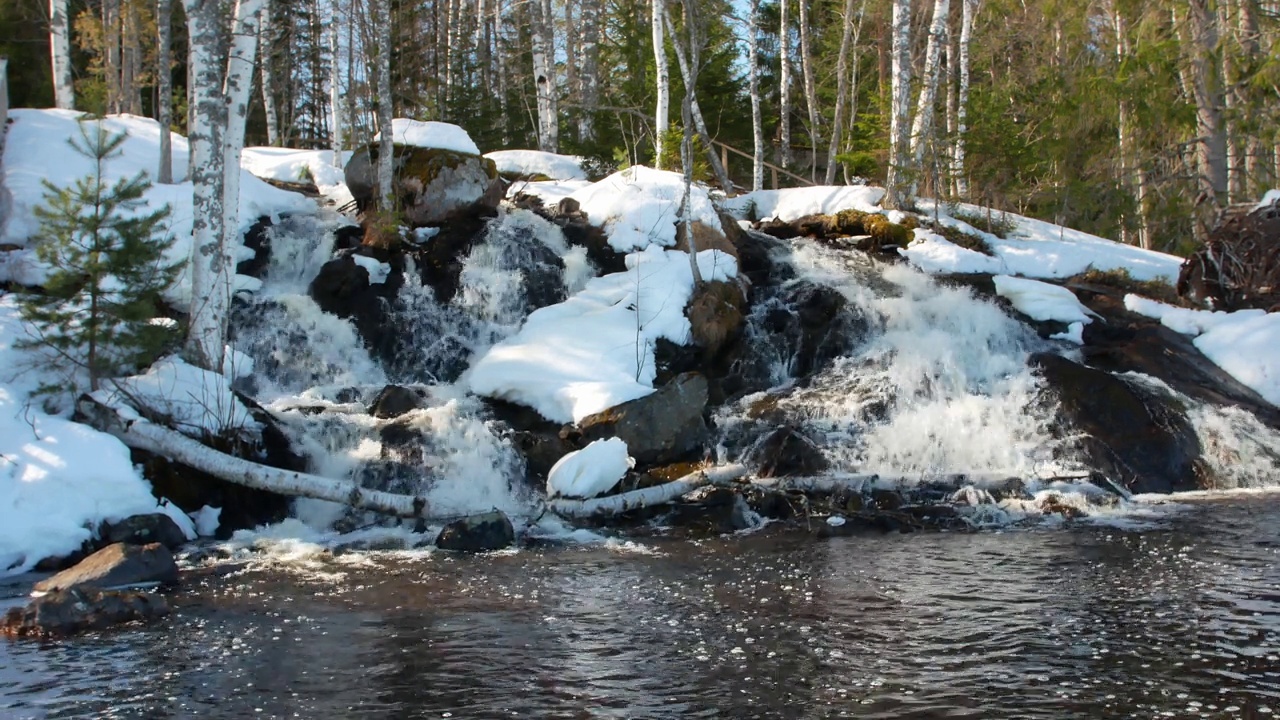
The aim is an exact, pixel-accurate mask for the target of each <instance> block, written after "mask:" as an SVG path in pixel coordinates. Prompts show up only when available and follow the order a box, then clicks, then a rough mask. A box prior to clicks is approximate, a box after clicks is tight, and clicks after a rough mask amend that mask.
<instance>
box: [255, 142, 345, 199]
mask: <svg viewBox="0 0 1280 720" xmlns="http://www.w3.org/2000/svg"><path fill="white" fill-rule="evenodd" d="M350 159H351V152H350V151H343V153H342V157H341V160H342V164H341V165H340V166H338V167H334V165H333V151H332V150H294V149H291V148H277V147H247V148H245V149H244V153H243V155H242V156H241V158H240V165H241V167H243V168H244V169H245V170H248V171H249V172H251V173H253V175H254V176H256V177H260V178H262V179H264V180H275V181H276V182H286V183H300V182H306V180H307V178H308V177H310V179H311V180H312V181H313V182H314V183H315V184H316V188H317V189H318V190H319V191H320V194H321V195H322V196H324V197H325V198H326V199H328V200H330V201H331V202H332V203H333V204H334V205H337V206H342V205H346V204H347V203H350V202H351V201H352V200H354V198H353V197H352V196H351V191H350V190H348V189H347V179H346V173H345V172H344V171H343V168H345V167H346V165H347V161H348V160H350Z"/></svg>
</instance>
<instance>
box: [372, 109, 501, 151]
mask: <svg viewBox="0 0 1280 720" xmlns="http://www.w3.org/2000/svg"><path fill="white" fill-rule="evenodd" d="M381 139H382V133H378V134H377V135H375V136H374V137H373V141H374V142H378V141H379V140H381ZM391 141H392V142H394V143H395V144H396V145H412V146H413V147H422V148H436V149H439V150H452V151H453V152H460V153H468V154H470V155H479V154H480V148H478V147H476V143H475V141H474V140H472V139H471V136H470V135H468V134H467V131H466V130H463V129H462V128H460V127H458V126H457V125H454V124H452V123H443V122H435V121H428V122H422V121H420V120H407V119H405V118H396V119H394V120H392V121H391Z"/></svg>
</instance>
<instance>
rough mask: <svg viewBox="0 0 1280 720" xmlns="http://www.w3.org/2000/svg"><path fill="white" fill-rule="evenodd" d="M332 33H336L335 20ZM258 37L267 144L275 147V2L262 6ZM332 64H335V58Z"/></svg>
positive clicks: (277, 135)
mask: <svg viewBox="0 0 1280 720" xmlns="http://www.w3.org/2000/svg"><path fill="white" fill-rule="evenodd" d="M333 31H334V32H335V33H336V32H337V23H336V18H335V24H334V28H333ZM258 37H259V38H261V39H262V109H263V111H264V112H265V113H266V116H267V144H268V145H271V146H272V147H276V146H279V144H280V112H279V110H278V109H277V108H276V69H275V63H274V62H272V59H273V58H272V55H273V54H274V53H273V50H274V48H273V47H272V41H273V39H274V37H275V0H266V2H264V3H263V4H262V22H261V23H260V25H259V32H258ZM334 62H335V63H336V62H337V58H335V59H334ZM335 76H336V69H335Z"/></svg>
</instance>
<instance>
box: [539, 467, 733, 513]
mask: <svg viewBox="0 0 1280 720" xmlns="http://www.w3.org/2000/svg"><path fill="white" fill-rule="evenodd" d="M746 474H747V469H746V467H744V466H742V465H726V466H724V467H716V468H708V469H706V470H699V471H698V472H695V473H690V474H688V475H685V476H684V477H682V478H680V479H678V480H673V481H671V482H669V483H665V484H663V485H657V486H655V487H649V488H641V489H639V490H632V491H630V492H624V493H618V494H617V495H610V496H608V497H601V498H590V499H588V500H573V499H570V498H553V499H552V500H550V501H549V502H548V503H547V506H548V507H549V508H550V509H551V511H552V512H554V513H556V514H558V515H563V516H565V517H576V518H585V517H591V516H593V515H620V514H622V513H624V512H627V511H629V510H638V509H640V508H645V507H651V506H654V505H661V504H663V503H668V502H671V501H672V500H675V499H676V498H678V497H680V496H681V495H684V494H686V493H689V492H691V491H693V490H697V489H698V488H700V487H703V486H705V485H720V484H724V483H728V482H732V481H734V480H737V479H738V478H741V477H745V476H746Z"/></svg>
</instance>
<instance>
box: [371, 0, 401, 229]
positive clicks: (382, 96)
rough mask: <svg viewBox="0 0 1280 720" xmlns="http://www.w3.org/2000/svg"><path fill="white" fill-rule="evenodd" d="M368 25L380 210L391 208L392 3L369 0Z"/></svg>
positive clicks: (392, 159)
mask: <svg viewBox="0 0 1280 720" xmlns="http://www.w3.org/2000/svg"><path fill="white" fill-rule="evenodd" d="M369 5H370V13H369V14H370V15H371V17H370V18H369V20H370V24H371V25H372V26H373V27H372V32H373V34H374V37H375V41H374V57H373V64H374V74H375V76H376V78H377V80H376V83H377V104H376V105H375V111H374V115H375V118H376V121H377V124H378V133H379V144H378V204H379V207H380V208H382V209H383V210H386V211H390V210H391V209H392V202H391V201H392V188H391V182H392V172H391V169H392V162H393V161H394V157H393V153H394V150H395V148H394V145H393V142H394V138H393V137H392V133H391V127H392V123H391V113H392V105H391V3H390V2H389V0H371V1H370V3H369Z"/></svg>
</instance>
